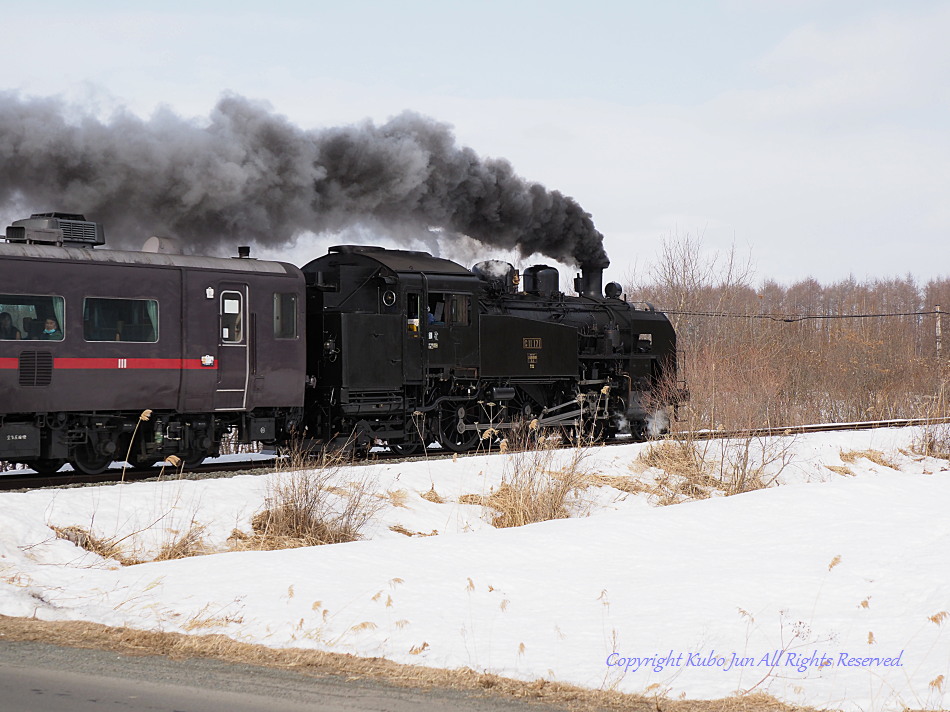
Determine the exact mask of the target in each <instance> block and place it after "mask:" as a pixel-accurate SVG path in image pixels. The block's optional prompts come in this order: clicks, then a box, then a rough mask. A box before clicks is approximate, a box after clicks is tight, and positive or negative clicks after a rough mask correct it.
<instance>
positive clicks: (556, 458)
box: [460, 441, 590, 528]
mask: <svg viewBox="0 0 950 712" xmlns="http://www.w3.org/2000/svg"><path fill="white" fill-rule="evenodd" d="M565 452H569V453H570V454H569V457H568V460H567V462H566V463H564V464H561V461H560V458H561V457H563V456H564V454H565ZM589 453H590V451H589V449H588V448H585V447H575V448H573V449H572V450H570V451H565V450H560V449H558V448H557V446H556V445H555V444H554V443H550V444H549V443H545V442H543V441H542V442H539V443H538V444H537V447H536V448H535V449H534V450H517V451H514V452H511V453H510V454H509V455H507V459H506V461H505V471H504V473H503V474H502V480H501V484H500V485H499V487H498V489H497V490H495V491H494V492H492V493H491V494H490V495H488V497H483V498H481V500H482V501H481V502H480V504H483V505H484V506H486V507H489V508H490V509H493V510H494V511H495V512H496V513H495V515H494V516H492V519H491V524H492V526H494V527H498V528H504V527H520V526H524V525H525V524H533V523H535V522H545V521H548V520H551V519H566V518H567V517H569V516H571V509H572V505H573V504H574V503H573V502H572V501H571V500H572V496H573V495H575V494H576V493H577V492H578V491H579V490H581V489H584V488H585V487H586V486H587V485H588V483H589V472H588V471H587V468H586V467H585V465H584V461H585V460H586V459H587V457H588V455H589ZM465 496H469V495H465ZM460 501H461V498H460Z"/></svg>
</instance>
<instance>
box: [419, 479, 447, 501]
mask: <svg viewBox="0 0 950 712" xmlns="http://www.w3.org/2000/svg"><path fill="white" fill-rule="evenodd" d="M419 496H420V497H422V499H425V500H428V501H429V502H433V503H434V504H445V500H444V499H443V498H442V497H441V495H439V493H438V492H436V491H435V483H433V484H432V486H431V487H430V488H429V490H428V491H427V492H426V493H425V494H422V495H419Z"/></svg>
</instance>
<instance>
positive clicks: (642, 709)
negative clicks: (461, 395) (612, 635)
mask: <svg viewBox="0 0 950 712" xmlns="http://www.w3.org/2000/svg"><path fill="white" fill-rule="evenodd" d="M195 628H196V629H200V628H201V624H200V621H196V626H195ZM0 637H2V639H3V640H4V641H7V642H14V641H37V642H46V643H52V644H56V645H65V646H71V647H76V648H96V649H102V650H110V651H113V652H115V653H119V654H124V655H165V656H169V657H171V658H173V659H178V660H181V659H188V658H213V659H216V660H222V661H225V662H233V663H240V664H246V665H258V666H266V667H274V668H279V669H282V670H289V671H293V672H298V673H300V674H303V675H308V676H314V677H319V676H324V675H345V676H347V677H348V678H356V679H361V678H362V679H367V678H372V679H375V680H377V681H380V682H384V683H387V684H391V685H394V686H398V687H406V688H408V687H411V688H421V689H433V688H444V689H450V690H459V691H465V692H471V693H476V694H482V695H489V696H491V697H496V698H506V699H512V700H519V701H530V702H537V703H543V704H548V705H557V706H560V707H562V708H563V709H566V710H576V711H577V712H593V710H610V711H611V712H612V711H614V710H617V711H618V712H619V711H620V710H624V711H629V712H658V711H659V712H817V711H816V710H814V708H811V707H799V706H794V705H787V704H784V703H782V702H779V701H778V700H776V699H774V698H772V697H769V696H767V695H762V694H754V695H747V696H743V697H729V698H724V699H720V700H671V699H668V698H666V697H664V696H662V695H659V696H651V697H642V696H640V695H629V694H623V693H620V692H615V691H612V690H589V689H584V688H581V687H574V686H572V685H567V684H564V683H559V682H551V681H548V680H534V681H532V682H523V681H520V680H512V679H510V678H506V677H501V676H498V675H492V674H488V673H480V672H476V671H474V670H470V669H467V668H463V669H457V670H444V669H439V668H429V667H423V666H420V665H400V664H397V663H393V662H390V661H388V660H384V659H382V658H358V657H355V656H353V655H344V654H340V653H325V652H321V651H316V650H304V649H299V648H289V649H287V648H285V649H275V648H268V647H265V646H263V645H252V644H249V643H240V642H237V641H235V640H232V639H230V638H228V637H226V636H223V635H185V634H182V633H155V632H150V631H137V630H132V629H130V628H109V627H106V626H103V625H100V624H97V623H87V622H84V621H65V622H56V621H41V620H36V619H32V618H8V617H6V616H2V615H0Z"/></svg>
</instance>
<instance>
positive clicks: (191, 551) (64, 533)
mask: <svg viewBox="0 0 950 712" xmlns="http://www.w3.org/2000/svg"><path fill="white" fill-rule="evenodd" d="M51 528H52V530H53V531H54V532H55V533H56V537H57V538H58V539H66V540H67V541H70V542H72V543H73V544H75V545H76V546H78V547H79V548H80V549H85V550H86V551H89V552H91V553H93V554H97V555H99V556H101V557H102V558H104V559H112V560H113V561H115V562H117V563H119V564H121V565H122V566H135V565H136V564H143V563H146V562H147V561H170V560H172V559H184V558H187V557H190V556H202V555H204V554H209V553H211V549H210V547H208V545H207V544H206V543H205V541H204V533H205V526H204V525H202V524H198V523H197V522H195V521H192V522H191V525H190V526H189V528H188V529H187V530H185V531H184V532H176V531H169V532H168V534H169V538H168V541H167V542H166V543H165V544H163V545H162V547H161V549H159V551H158V553H157V554H156V555H155V556H154V557H153V558H151V559H143V558H138V557H136V556H132V555H130V554H128V553H127V552H126V551H125V550H124V549H123V547H122V542H123V541H125V540H126V539H128V538H129V537H122V538H120V539H115V538H105V537H97V536H96V535H95V534H93V533H92V532H91V531H90V530H88V529H84V528H83V527H80V526H68V527H51Z"/></svg>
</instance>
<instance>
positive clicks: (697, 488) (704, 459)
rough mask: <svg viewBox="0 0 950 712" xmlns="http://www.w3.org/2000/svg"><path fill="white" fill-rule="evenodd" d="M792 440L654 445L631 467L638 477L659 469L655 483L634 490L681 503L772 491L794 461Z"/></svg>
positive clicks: (686, 441)
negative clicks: (640, 474) (767, 489)
mask: <svg viewBox="0 0 950 712" xmlns="http://www.w3.org/2000/svg"><path fill="white" fill-rule="evenodd" d="M793 442H794V441H793V439H791V438H784V439H779V438H757V437H751V436H750V437H746V438H735V439H732V440H724V441H719V442H718V444H717V445H716V447H715V449H714V447H713V443H712V441H709V440H704V441H698V440H694V439H691V438H688V437H687V438H674V439H670V440H664V441H662V442H660V443H656V444H653V445H651V446H650V447H649V448H648V449H646V450H644V451H643V452H641V453H640V455H639V457H638V458H637V459H636V460H634V462H633V463H632V464H631V466H630V469H631V471H633V472H634V473H643V472H645V471H646V470H647V469H648V468H655V469H658V470H660V471H661V472H660V474H659V475H657V476H656V477H655V478H654V480H653V483H652V484H648V483H645V482H640V483H639V484H629V485H628V487H629V488H630V490H631V491H642V492H647V493H649V494H652V495H653V496H654V497H656V500H657V504H660V505H669V504H678V503H680V502H686V501H691V500H697V499H706V498H708V497H712V496H713V495H716V494H723V495H726V496H730V495H735V494H742V493H743V492H751V491H754V490H759V489H765V488H766V487H771V486H772V485H773V484H775V483H776V482H777V481H778V478H779V476H780V475H781V473H782V471H783V470H784V469H785V467H787V466H788V464H789V463H790V462H791V461H792V445H793Z"/></svg>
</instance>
